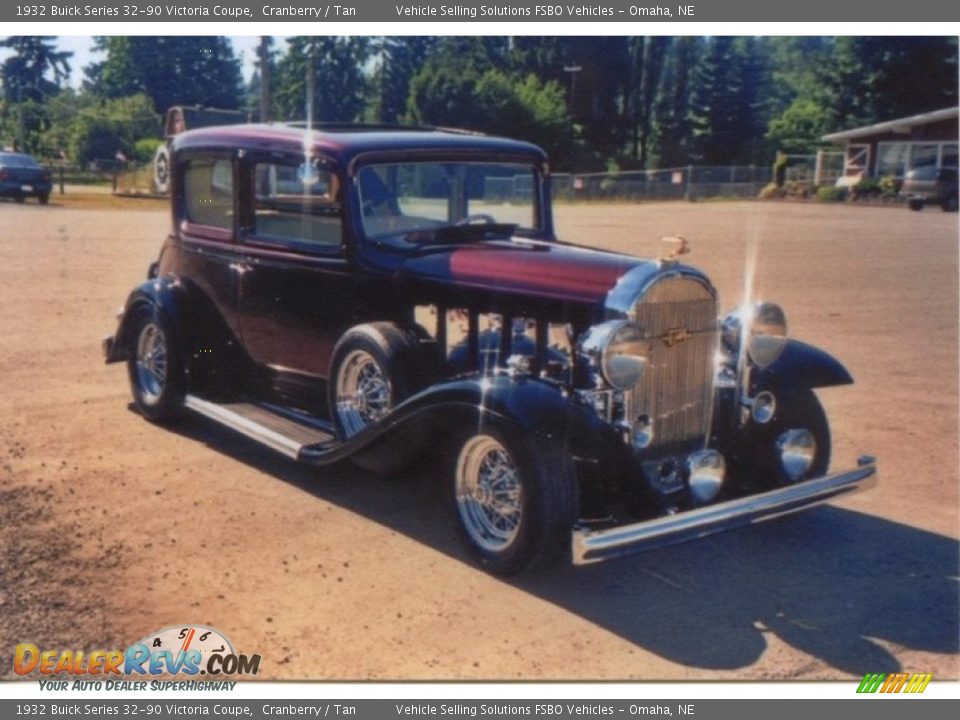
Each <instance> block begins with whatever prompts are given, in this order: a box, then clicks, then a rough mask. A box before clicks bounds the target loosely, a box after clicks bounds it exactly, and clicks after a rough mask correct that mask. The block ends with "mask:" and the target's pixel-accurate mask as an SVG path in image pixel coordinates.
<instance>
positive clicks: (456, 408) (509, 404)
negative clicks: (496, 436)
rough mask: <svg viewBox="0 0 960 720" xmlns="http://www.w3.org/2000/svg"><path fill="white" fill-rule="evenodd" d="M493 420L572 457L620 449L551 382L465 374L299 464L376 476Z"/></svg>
mask: <svg viewBox="0 0 960 720" xmlns="http://www.w3.org/2000/svg"><path fill="white" fill-rule="evenodd" d="M494 418H496V419H498V420H500V421H502V422H505V423H506V424H507V425H510V426H513V427H514V428H516V430H517V432H525V433H529V434H531V435H533V436H535V437H537V438H538V440H539V441H540V442H543V443H545V444H548V445H550V446H552V447H555V448H558V449H563V450H565V451H567V452H569V453H570V454H571V455H572V456H573V457H575V458H583V457H586V458H600V457H603V456H604V454H605V453H607V452H614V451H616V450H617V449H619V448H622V447H623V442H622V440H621V436H620V435H619V434H618V433H617V432H615V431H614V430H613V429H612V428H611V427H610V426H609V425H608V424H607V423H606V422H604V421H603V420H602V419H601V418H600V417H598V416H597V414H596V412H595V411H594V410H593V409H592V408H590V407H588V406H587V405H586V404H584V403H582V402H580V401H578V400H576V399H575V396H572V395H570V394H569V393H567V392H565V391H564V390H563V389H562V388H560V387H558V386H557V385H556V384H554V383H550V382H547V381H543V380H540V379H537V378H518V379H514V378H511V377H509V376H507V375H505V374H503V375H487V376H483V375H469V376H460V377H457V378H453V379H450V380H445V381H442V382H439V383H435V384H433V385H431V386H430V387H428V388H426V389H424V390H422V391H421V392H419V393H417V394H416V395H414V396H412V397H410V398H408V399H407V400H405V401H404V402H403V403H401V404H400V405H398V406H397V407H396V408H395V409H394V410H393V412H392V413H390V415H389V416H388V417H386V418H384V419H383V421H381V422H380V423H378V424H377V425H374V426H371V427H369V428H367V429H365V430H364V431H363V432H361V433H359V434H357V435H355V436H354V437H352V438H350V439H349V440H347V441H345V442H343V443H341V444H339V445H338V446H336V447H334V448H333V449H326V450H325V449H322V448H318V449H317V450H316V451H314V450H311V449H309V448H308V449H305V450H304V451H303V455H302V457H301V459H302V460H304V461H306V462H308V463H313V464H317V465H326V464H329V463H332V462H337V461H340V460H343V459H346V458H351V459H353V460H355V461H357V462H358V463H359V464H361V465H362V466H363V467H364V468H366V469H369V470H371V471H373V472H377V473H390V472H395V471H396V470H397V469H400V468H403V467H405V466H408V465H410V464H411V462H413V461H416V460H418V459H429V458H430V457H431V456H433V457H436V454H437V451H439V450H441V449H442V448H443V447H444V446H445V445H446V442H447V441H448V440H449V438H451V437H453V436H454V435H455V434H459V433H461V432H462V431H463V429H464V428H470V427H475V428H476V429H477V431H478V432H481V431H482V430H483V426H484V423H485V422H489V421H490V420H491V419H494Z"/></svg>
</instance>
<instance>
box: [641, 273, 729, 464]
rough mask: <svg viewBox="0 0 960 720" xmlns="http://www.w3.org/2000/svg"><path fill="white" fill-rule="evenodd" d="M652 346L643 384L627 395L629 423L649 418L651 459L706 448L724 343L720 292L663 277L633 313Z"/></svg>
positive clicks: (694, 281)
mask: <svg viewBox="0 0 960 720" xmlns="http://www.w3.org/2000/svg"><path fill="white" fill-rule="evenodd" d="M629 317H630V319H631V320H633V321H634V322H635V323H637V325H639V326H640V328H641V329H642V331H643V334H644V338H645V339H646V340H647V342H648V361H649V362H648V365H647V369H646V372H645V374H644V377H643V379H642V380H641V381H640V383H638V384H637V385H636V386H635V387H634V388H633V389H632V390H631V391H629V392H627V393H626V397H625V403H626V411H627V417H626V419H627V421H628V422H629V423H630V425H631V427H633V428H634V429H636V428H637V425H638V419H640V418H644V419H646V418H649V420H650V421H652V424H653V440H652V442H651V443H650V444H649V445H648V446H647V447H646V448H645V450H644V455H645V456H646V457H647V458H656V457H663V456H664V455H672V454H680V453H686V452H689V451H691V450H693V449H696V448H702V447H704V446H705V445H706V444H707V441H708V439H709V434H710V423H711V418H712V415H713V399H714V380H715V375H716V367H715V365H716V354H717V351H718V348H719V342H720V328H719V324H718V320H717V300H716V293H715V291H714V290H713V288H712V286H710V285H709V283H708V282H706V280H705V279H704V278H702V277H701V276H697V275H692V274H685V273H679V272H677V273H671V274H666V275H661V276H659V277H658V278H656V279H655V280H654V281H653V282H651V283H650V284H648V285H647V287H646V288H644V290H643V292H642V293H641V294H640V296H639V298H638V300H637V301H636V302H635V303H634V305H633V306H632V308H631V309H630V311H629Z"/></svg>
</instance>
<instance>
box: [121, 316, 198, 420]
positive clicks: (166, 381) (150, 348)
mask: <svg viewBox="0 0 960 720" xmlns="http://www.w3.org/2000/svg"><path fill="white" fill-rule="evenodd" d="M130 337H131V338H132V342H133V346H132V348H131V349H132V352H131V354H130V360H129V361H128V362H127V369H128V371H129V374H130V388H131V390H132V391H133V401H134V403H135V404H136V406H137V410H138V411H139V412H140V414H141V415H143V416H144V417H145V418H147V419H148V420H150V421H151V422H156V423H164V422H169V421H171V420H175V419H177V418H179V417H180V416H181V414H182V412H183V398H184V394H185V386H186V378H185V375H184V368H183V363H182V360H181V357H180V353H179V349H178V346H177V341H176V337H175V336H174V334H173V331H172V328H171V327H170V323H169V322H167V320H166V319H165V318H164V317H163V316H162V315H161V314H160V311H159V310H156V309H148V308H144V309H142V310H140V311H139V313H138V314H137V317H136V319H135V321H134V324H133V327H132V331H131V335H130Z"/></svg>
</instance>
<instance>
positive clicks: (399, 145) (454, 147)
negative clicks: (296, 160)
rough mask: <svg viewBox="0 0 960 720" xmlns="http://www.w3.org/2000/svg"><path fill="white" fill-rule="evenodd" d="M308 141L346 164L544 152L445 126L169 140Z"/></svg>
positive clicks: (251, 129)
mask: <svg viewBox="0 0 960 720" xmlns="http://www.w3.org/2000/svg"><path fill="white" fill-rule="evenodd" d="M305 144H309V145H310V147H311V148H312V149H313V151H314V152H319V153H322V154H324V155H327V156H329V157H332V158H334V159H336V160H339V161H340V162H341V163H343V164H344V165H349V164H350V163H351V162H353V160H355V159H356V158H357V157H359V156H361V155H365V154H367V153H374V154H383V155H388V154H391V153H402V152H410V151H413V152H416V151H421V152H431V151H433V152H450V153H457V152H462V153H472V152H479V153H485V154H491V155H498V154H499V155H509V156H523V157H526V158H529V159H530V161H532V162H538V163H539V162H543V161H545V160H546V154H545V153H544V152H543V150H541V149H540V148H539V147H537V146H536V145H534V144H532V143H528V142H523V141H520V140H510V139H507V138H501V137H493V136H489V135H481V134H478V133H470V132H466V131H462V130H448V129H444V128H422V127H411V128H404V127H396V126H384V125H347V124H325V125H320V126H319V127H317V128H314V129H313V130H307V129H306V128H304V127H296V126H294V125H286V124H245V125H221V126H219V127H210V128H203V129H200V130H188V131H187V132H184V133H182V134H180V135H178V136H177V137H176V138H175V139H174V141H173V149H174V151H179V150H204V149H208V150H212V149H240V148H243V149H247V150H265V151H278V152H294V153H298V152H302V151H303V147H304V146H305Z"/></svg>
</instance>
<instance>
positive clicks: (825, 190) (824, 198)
mask: <svg viewBox="0 0 960 720" xmlns="http://www.w3.org/2000/svg"><path fill="white" fill-rule="evenodd" d="M846 199H847V189H846V188H842V187H836V186H834V185H825V186H823V187H819V188H817V202H843V201H844V200H846Z"/></svg>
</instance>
